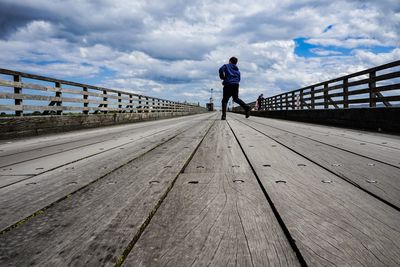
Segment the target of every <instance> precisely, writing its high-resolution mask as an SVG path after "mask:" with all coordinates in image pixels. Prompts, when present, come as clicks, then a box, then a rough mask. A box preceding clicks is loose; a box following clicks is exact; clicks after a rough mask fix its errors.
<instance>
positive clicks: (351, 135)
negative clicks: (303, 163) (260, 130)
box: [251, 117, 400, 150]
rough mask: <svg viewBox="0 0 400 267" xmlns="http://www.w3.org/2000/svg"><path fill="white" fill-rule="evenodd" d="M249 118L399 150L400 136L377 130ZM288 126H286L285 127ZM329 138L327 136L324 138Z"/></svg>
mask: <svg viewBox="0 0 400 267" xmlns="http://www.w3.org/2000/svg"><path fill="white" fill-rule="evenodd" d="M251 120H254V121H258V122H263V123H266V124H268V125H271V126H276V127H278V126H279V127H281V126H285V128H282V129H296V130H303V131H305V132H307V134H308V135H309V134H310V133H316V134H317V133H318V134H322V135H327V134H329V136H330V137H331V136H340V137H341V138H345V139H350V140H352V141H354V142H367V143H372V144H375V145H380V146H381V147H390V148H393V149H397V150H400V136H398V135H391V134H384V133H377V132H368V131H362V130H354V129H347V128H339V127H335V126H327V125H318V124H313V123H304V122H302V123H299V122H294V121H288V120H279V119H271V118H257V117H251ZM286 127H288V128H286ZM326 139H327V140H329V138H326Z"/></svg>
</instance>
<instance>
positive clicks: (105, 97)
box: [103, 90, 108, 113]
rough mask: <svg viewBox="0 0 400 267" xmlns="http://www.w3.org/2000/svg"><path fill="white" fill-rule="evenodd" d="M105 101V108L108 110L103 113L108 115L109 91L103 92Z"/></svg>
mask: <svg viewBox="0 0 400 267" xmlns="http://www.w3.org/2000/svg"><path fill="white" fill-rule="evenodd" d="M103 101H105V102H106V103H105V104H103V107H105V108H106V110H104V111H103V113H108V97H107V91H106V90H103Z"/></svg>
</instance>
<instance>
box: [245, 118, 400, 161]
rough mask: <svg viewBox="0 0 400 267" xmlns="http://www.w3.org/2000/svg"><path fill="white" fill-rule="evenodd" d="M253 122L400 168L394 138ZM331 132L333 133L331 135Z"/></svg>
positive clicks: (397, 143) (397, 142)
mask: <svg viewBox="0 0 400 267" xmlns="http://www.w3.org/2000/svg"><path fill="white" fill-rule="evenodd" d="M251 120H252V121H255V122H258V123H262V124H264V125H267V126H270V127H274V128H275V129H277V130H283V131H288V132H289V133H291V134H295V135H298V136H302V137H305V138H308V139H311V140H312V141H317V142H321V143H324V144H327V145H330V146H334V147H337V148H340V149H344V150H348V151H351V152H353V153H356V154H360V155H363V156H365V157H369V158H372V159H375V160H378V161H382V162H385V163H388V164H392V165H394V166H399V167H400V164H399V162H400V161H399V159H400V139H399V138H396V137H394V136H393V137H392V138H390V141H388V140H387V141H382V140H384V139H382V137H380V136H379V138H375V139H373V138H371V137H370V138H362V136H363V135H368V134H367V133H362V132H356V131H353V132H351V131H348V132H347V133H344V130H342V133H340V134H337V133H336V134H335V131H334V130H330V129H329V128H328V130H325V131H323V132H321V131H313V130H312V129H313V128H311V127H309V128H308V129H307V128H304V126H303V127H302V124H301V123H293V122H292V123H285V122H282V121H279V120H267V121H266V120H264V119H263V118H258V117H252V118H251ZM315 128H316V127H314V129H315ZM319 128H320V127H319ZM325 129H327V128H325ZM331 131H333V133H331ZM364 140H365V141H364ZM369 140H371V141H369ZM372 140H374V141H372Z"/></svg>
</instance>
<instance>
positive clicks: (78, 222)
mask: <svg viewBox="0 0 400 267" xmlns="http://www.w3.org/2000/svg"><path fill="white" fill-rule="evenodd" d="M192 123H193V126H192V127H190V129H189V130H188V131H185V132H183V133H182V134H181V135H179V136H178V137H176V138H174V139H172V140H170V141H169V142H167V143H165V144H164V145H162V146H160V147H157V148H156V149H154V150H152V151H150V152H149V153H146V154H145V155H143V156H142V157H140V158H138V159H137V160H134V161H132V162H130V163H128V164H126V165H124V166H123V167H121V168H118V169H117V170H115V171H114V172H112V173H110V174H109V175H107V176H106V177H104V178H103V179H101V180H99V181H98V182H96V183H93V184H91V185H89V186H88V187H86V188H85V189H84V190H81V191H79V192H77V193H75V194H73V195H72V196H70V197H68V198H66V199H64V200H63V201H61V202H58V203H56V204H55V205H53V206H52V207H50V208H48V209H47V210H45V211H44V213H43V214H40V215H38V216H36V217H34V218H32V219H31V220H29V221H27V222H26V223H24V224H22V225H21V226H19V227H17V228H15V229H12V230H11V231H9V232H6V233H4V234H2V235H1V236H0V252H1V253H0V255H1V256H0V265H18V266H26V265H30V264H33V265H39V266H83V265H91V266H99V265H102V266H104V265H107V266H110V265H113V264H115V262H116V261H117V258H118V256H119V255H121V253H122V252H123V250H124V249H125V247H126V246H127V245H128V244H129V242H130V241H131V240H132V238H133V236H134V235H135V234H136V233H137V232H138V231H140V229H141V228H142V227H143V224H144V223H145V222H146V220H148V217H149V216H150V214H152V212H154V208H155V206H156V205H157V203H158V202H159V201H160V197H161V196H163V195H164V194H165V193H166V190H167V189H168V188H169V187H170V186H171V183H172V182H173V180H174V179H175V177H176V176H177V175H178V173H179V172H180V171H181V169H182V167H183V166H184V164H185V163H186V162H187V160H188V158H189V157H190V155H191V154H192V152H193V150H194V149H195V147H196V146H197V145H198V143H199V142H200V140H201V139H202V137H203V136H204V135H205V133H206V131H207V129H208V128H209V126H210V123H211V121H209V120H203V121H193V122H192ZM185 147H186V148H185Z"/></svg>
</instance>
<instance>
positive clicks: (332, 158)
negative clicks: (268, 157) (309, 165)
mask: <svg viewBox="0 0 400 267" xmlns="http://www.w3.org/2000/svg"><path fill="white" fill-rule="evenodd" d="M248 121H249V122H248V124H249V125H251V126H252V127H254V128H256V129H258V130H259V131H261V132H263V133H265V134H267V135H268V136H271V137H273V138H274V139H276V140H278V141H279V142H281V143H283V144H285V145H286V146H288V147H290V148H291V149H293V150H294V151H296V152H297V153H299V154H301V155H302V156H304V157H307V158H308V159H310V160H312V161H313V162H315V163H317V164H319V165H320V166H323V167H324V168H326V169H328V170H329V171H331V172H333V173H335V174H336V175H338V176H340V177H342V178H343V179H346V180H348V181H350V182H352V183H354V184H356V185H357V186H359V187H360V188H362V189H364V190H366V191H368V192H370V193H372V194H374V195H375V196H377V197H379V198H381V199H382V200H383V201H386V202H388V203H391V204H392V205H394V206H396V207H397V208H400V183H398V177H400V168H396V167H393V166H390V165H387V164H384V163H381V162H378V161H375V160H372V159H368V158H365V157H361V156H358V155H356V154H353V153H350V152H347V151H343V150H340V149H337V148H334V147H332V146H327V145H324V144H322V143H320V142H315V141H312V140H310V139H307V138H304V137H302V136H299V135H296V134H289V133H287V132H286V133H285V132H282V131H280V130H277V129H274V128H271V127H268V126H265V125H262V124H258V123H254V122H251V120H248ZM246 123H247V122H246Z"/></svg>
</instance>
